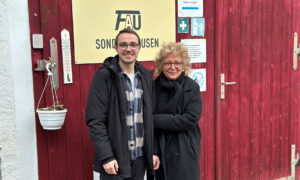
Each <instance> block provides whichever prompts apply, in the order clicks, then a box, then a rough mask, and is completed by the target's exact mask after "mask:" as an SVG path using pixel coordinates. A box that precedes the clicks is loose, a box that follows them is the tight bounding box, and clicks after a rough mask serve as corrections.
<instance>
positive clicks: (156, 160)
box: [153, 155, 160, 170]
mask: <svg viewBox="0 0 300 180" xmlns="http://www.w3.org/2000/svg"><path fill="white" fill-rule="evenodd" d="M159 165H160V160H159V157H158V156H156V155H153V167H154V170H157V169H158V168H159Z"/></svg>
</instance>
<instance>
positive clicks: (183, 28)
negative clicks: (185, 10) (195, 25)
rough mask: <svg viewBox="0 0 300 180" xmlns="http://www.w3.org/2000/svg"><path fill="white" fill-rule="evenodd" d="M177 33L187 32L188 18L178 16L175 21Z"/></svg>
mask: <svg viewBox="0 0 300 180" xmlns="http://www.w3.org/2000/svg"><path fill="white" fill-rule="evenodd" d="M177 31H178V33H189V19H188V18H179V19H178V22H177Z"/></svg>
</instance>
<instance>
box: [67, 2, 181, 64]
mask: <svg viewBox="0 0 300 180" xmlns="http://www.w3.org/2000/svg"><path fill="white" fill-rule="evenodd" d="M72 9H73V27H74V49H75V63H76V64H84V63H102V62H103V60H104V59H105V58H106V57H108V56H114V55H115V54H116V52H115V49H114V42H115V37H116V35H117V34H118V32H119V31H120V30H122V29H124V28H126V27H130V28H131V29H133V30H135V31H136V32H137V33H138V34H139V36H140V38H141V45H142V49H141V51H140V53H139V57H138V60H140V61H141V60H153V59H154V57H155V55H156V53H157V51H158V50H159V48H160V47H161V46H162V44H163V43H164V42H169V41H175V38H176V25H175V2H174V1H173V0H164V1H161V0H151V1H149V0H130V1H124V0H114V1H113V3H107V1H99V0H89V1H82V0H72Z"/></svg>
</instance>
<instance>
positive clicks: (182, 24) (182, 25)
mask: <svg viewBox="0 0 300 180" xmlns="http://www.w3.org/2000/svg"><path fill="white" fill-rule="evenodd" d="M179 26H180V27H181V29H182V31H184V29H185V27H186V24H185V23H184V21H181V24H180V25H179Z"/></svg>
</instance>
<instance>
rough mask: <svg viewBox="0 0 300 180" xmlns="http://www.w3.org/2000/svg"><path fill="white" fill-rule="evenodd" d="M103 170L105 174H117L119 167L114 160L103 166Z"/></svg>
mask: <svg viewBox="0 0 300 180" xmlns="http://www.w3.org/2000/svg"><path fill="white" fill-rule="evenodd" d="M103 168H104V170H105V171H106V173H107V174H117V172H118V170H119V165H118V162H117V161H116V160H112V161H110V162H108V163H106V164H104V165H103Z"/></svg>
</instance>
